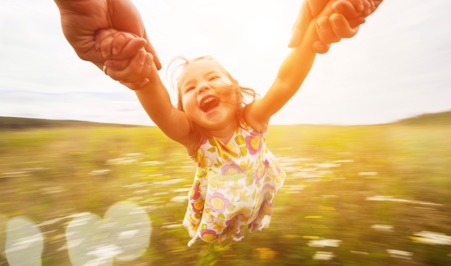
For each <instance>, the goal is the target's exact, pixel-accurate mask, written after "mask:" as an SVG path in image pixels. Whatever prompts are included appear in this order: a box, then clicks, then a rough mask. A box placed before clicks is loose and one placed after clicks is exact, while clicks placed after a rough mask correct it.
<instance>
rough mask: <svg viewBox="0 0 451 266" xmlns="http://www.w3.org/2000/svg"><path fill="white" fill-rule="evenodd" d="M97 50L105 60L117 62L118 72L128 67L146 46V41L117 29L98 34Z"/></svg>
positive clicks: (96, 38) (101, 31) (102, 31)
mask: <svg viewBox="0 0 451 266" xmlns="http://www.w3.org/2000/svg"><path fill="white" fill-rule="evenodd" d="M95 40H96V49H97V50H98V51H100V52H101V54H102V56H103V59H104V60H110V61H115V63H114V67H115V69H116V70H122V69H124V68H126V67H127V65H128V62H129V60H130V59H131V58H132V57H134V56H136V54H137V53H138V51H139V50H140V49H142V48H143V47H144V46H145V45H146V40H145V39H143V38H140V37H137V36H135V35H134V34H131V33H128V32H122V31H117V30H115V29H106V30H100V31H98V32H97V33H96V36H95Z"/></svg>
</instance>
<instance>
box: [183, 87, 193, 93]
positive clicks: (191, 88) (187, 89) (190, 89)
mask: <svg viewBox="0 0 451 266" xmlns="http://www.w3.org/2000/svg"><path fill="white" fill-rule="evenodd" d="M192 90H194V86H190V87H186V88H185V90H184V91H185V93H187V92H190V91H192Z"/></svg>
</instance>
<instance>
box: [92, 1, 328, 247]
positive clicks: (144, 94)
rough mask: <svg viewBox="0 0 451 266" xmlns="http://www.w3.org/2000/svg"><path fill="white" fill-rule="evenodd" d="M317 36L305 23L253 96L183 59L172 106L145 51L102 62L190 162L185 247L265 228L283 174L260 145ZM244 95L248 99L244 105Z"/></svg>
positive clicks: (214, 65) (309, 59)
mask: <svg viewBox="0 0 451 266" xmlns="http://www.w3.org/2000/svg"><path fill="white" fill-rule="evenodd" d="M330 14H331V12H330V8H329V9H327V8H325V10H323V12H322V13H321V16H328V15H330ZM119 36H120V37H119ZM124 37H125V38H124ZM133 38H134V36H133V35H131V34H127V33H124V32H117V31H115V30H112V29H109V30H106V31H101V32H99V34H98V38H97V39H98V41H99V42H100V46H99V48H100V49H101V50H102V53H103V54H104V55H106V56H108V54H109V53H110V51H111V49H112V47H113V44H115V45H117V43H121V45H123V47H124V49H125V47H127V41H126V40H133ZM316 39H317V38H316V31H315V28H314V23H313V22H312V23H310V25H309V27H308V28H307V30H306V31H305V32H304V38H303V40H302V41H301V43H300V44H299V45H298V46H296V47H295V48H294V49H292V50H291V51H290V53H289V54H288V56H287V57H286V59H285V60H284V62H283V63H282V65H281V67H280V69H279V72H278V74H277V77H276V79H275V81H274V83H273V84H272V85H271V87H270V89H269V90H268V92H267V93H266V95H264V96H263V97H262V98H260V99H255V92H254V91H253V90H251V89H248V88H244V87H242V86H240V85H239V83H238V81H236V80H235V79H234V78H233V77H232V75H231V74H230V73H229V72H227V71H226V70H225V69H224V68H223V67H222V66H221V65H220V64H219V63H218V62H217V61H216V60H215V59H213V58H211V57H200V58H196V59H194V60H184V62H183V64H182V65H181V66H182V72H181V74H180V76H179V77H178V79H177V90H178V106H177V108H176V107H174V106H173V105H172V104H171V101H170V98H169V94H168V92H167V90H166V88H165V87H164V85H163V83H162V82H161V80H160V77H159V75H158V72H157V69H156V67H155V65H154V63H153V58H152V55H151V54H150V53H147V52H145V51H144V50H143V49H141V50H140V51H138V52H137V54H136V56H135V57H133V58H131V59H130V60H129V62H127V64H128V66H127V67H126V68H125V69H123V70H115V69H114V66H115V65H114V64H115V62H112V61H106V63H105V65H106V66H108V68H104V72H105V73H106V74H108V75H109V76H111V77H112V78H114V79H116V80H119V81H120V82H122V83H123V84H125V85H126V86H128V87H129V88H131V89H133V90H135V92H136V95H137V96H138V98H139V100H140V102H141V104H142V106H143V107H144V109H145V110H146V112H147V113H148V115H149V116H150V118H151V119H152V120H153V121H154V123H155V124H156V125H158V127H160V129H161V130H162V131H163V132H164V133H165V134H166V135H167V136H168V137H170V138H171V139H173V140H175V141H177V142H179V143H181V144H182V145H184V146H185V147H186V149H187V152H188V154H189V155H190V157H191V158H192V159H193V160H194V161H195V162H196V163H197V171H196V174H195V177H194V183H193V185H192V188H191V190H190V192H189V204H188V209H187V212H186V215H185V219H184V221H183V224H184V226H185V227H187V229H188V231H189V234H190V236H191V237H192V239H191V241H190V242H189V243H188V245H189V246H190V245H192V244H193V243H194V242H195V241H196V240H197V239H198V238H201V239H202V240H204V241H207V242H212V241H215V240H218V241H220V242H222V241H224V240H226V239H228V238H231V239H233V240H235V241H239V240H241V239H242V238H243V237H244V234H245V230H246V228H248V229H249V231H253V230H255V229H257V230H262V229H263V228H266V227H268V225H269V222H270V215H271V210H272V206H273V200H274V195H275V193H276V192H277V190H278V189H279V188H280V187H281V186H282V184H283V182H284V179H285V173H284V171H283V170H282V169H281V168H280V166H279V164H278V163H277V161H276V159H275V157H274V155H273V154H272V153H271V152H270V151H269V150H268V148H267V147H266V144H265V136H266V133H267V130H268V123H269V120H270V118H271V116H272V115H273V114H275V113H276V112H277V111H278V110H280V108H282V107H283V105H284V104H285V103H286V102H287V101H288V100H289V99H290V98H291V97H292V96H293V95H294V94H295V93H296V91H297V90H298V88H299V87H300V86H301V84H302V82H303V81H304V79H305V77H306V76H307V74H308V72H309V71H310V68H311V66H312V64H313V61H314V59H315V53H314V52H313V51H312V50H311V48H310V47H311V46H312V43H313V41H314V40H316ZM117 77H126V78H121V79H119V78H117ZM137 81H138V82H137ZM246 96H251V98H252V100H251V102H250V103H246V101H245V99H246Z"/></svg>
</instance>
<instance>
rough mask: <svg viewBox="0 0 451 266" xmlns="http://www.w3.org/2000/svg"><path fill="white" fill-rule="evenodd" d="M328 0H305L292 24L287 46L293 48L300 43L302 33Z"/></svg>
mask: <svg viewBox="0 0 451 266" xmlns="http://www.w3.org/2000/svg"><path fill="white" fill-rule="evenodd" d="M328 2H329V0H316V1H313V0H305V1H304V2H303V4H302V6H301V9H300V11H299V15H298V17H297V19H296V22H295V23H294V25H293V30H292V36H291V39H290V41H289V43H288V47H290V48H293V47H296V46H299V45H300V44H301V41H302V38H303V34H304V33H305V32H306V31H307V28H308V26H309V24H310V22H311V21H312V18H314V17H315V16H317V15H318V14H319V13H320V12H321V11H322V10H323V9H324V7H325V6H326V5H327V3H328Z"/></svg>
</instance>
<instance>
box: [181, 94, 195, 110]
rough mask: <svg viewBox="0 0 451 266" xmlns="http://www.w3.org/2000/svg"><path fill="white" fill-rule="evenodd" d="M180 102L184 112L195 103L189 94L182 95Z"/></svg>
mask: <svg viewBox="0 0 451 266" xmlns="http://www.w3.org/2000/svg"><path fill="white" fill-rule="evenodd" d="M180 102H181V104H182V107H183V110H184V111H185V112H186V111H187V110H188V111H189V110H190V109H192V108H193V107H194V105H195V101H194V99H193V97H192V96H190V95H189V94H185V95H183V96H182V99H181V101H180Z"/></svg>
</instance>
